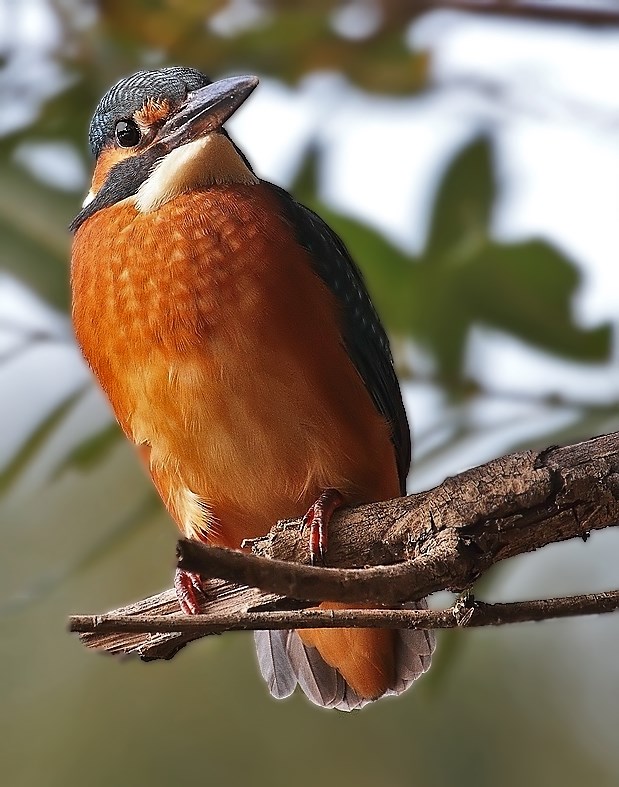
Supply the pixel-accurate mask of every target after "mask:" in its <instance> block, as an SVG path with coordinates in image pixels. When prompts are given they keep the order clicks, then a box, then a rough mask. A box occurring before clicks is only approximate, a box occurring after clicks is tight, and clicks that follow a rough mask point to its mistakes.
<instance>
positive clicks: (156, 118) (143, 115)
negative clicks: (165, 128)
mask: <svg viewBox="0 0 619 787" xmlns="http://www.w3.org/2000/svg"><path fill="white" fill-rule="evenodd" d="M169 114H170V102H169V101H168V100H167V99H164V100H163V101H154V100H153V99H152V98H149V99H148V101H147V102H146V104H144V106H143V107H142V109H140V110H138V111H137V112H136V113H135V115H134V116H133V117H134V120H135V122H136V123H137V124H138V125H140V126H142V127H146V128H150V127H151V126H154V125H156V124H158V123H160V122H161V121H162V120H165V119H166V118H167V117H168V115H169Z"/></svg>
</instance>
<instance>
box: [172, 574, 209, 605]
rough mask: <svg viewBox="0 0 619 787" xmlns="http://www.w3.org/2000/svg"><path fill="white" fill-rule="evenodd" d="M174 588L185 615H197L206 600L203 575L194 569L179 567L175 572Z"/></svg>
mask: <svg viewBox="0 0 619 787" xmlns="http://www.w3.org/2000/svg"><path fill="white" fill-rule="evenodd" d="M174 589H175V590H176V598H177V599H178V603H179V605H180V608H181V610H182V611H183V612H184V613H185V615H197V614H198V613H199V612H200V609H201V607H202V605H203V604H204V603H205V601H206V595H205V593H204V585H203V584H202V577H201V576H200V575H199V574H195V573H194V572H193V571H185V569H183V568H177V569H176V572H175V573H174Z"/></svg>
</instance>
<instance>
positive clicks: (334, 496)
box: [303, 489, 344, 566]
mask: <svg viewBox="0 0 619 787" xmlns="http://www.w3.org/2000/svg"><path fill="white" fill-rule="evenodd" d="M343 502H344V498H343V497H342V494H341V493H340V492H338V491H337V489H325V491H324V492H323V493H322V494H321V495H320V497H319V498H318V500H316V502H315V503H314V504H313V505H312V506H310V508H309V509H308V511H307V513H306V514H305V516H304V517H303V525H304V526H307V527H309V529H310V534H309V554H310V563H311V565H312V566H315V565H316V564H317V563H318V562H320V563H321V564H322V565H324V563H325V558H326V555H327V542H328V530H329V522H330V521H331V517H332V516H333V514H334V512H335V511H336V510H337V509H338V508H339V507H340V506H341V505H342V503H343Z"/></svg>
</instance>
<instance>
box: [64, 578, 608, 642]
mask: <svg viewBox="0 0 619 787" xmlns="http://www.w3.org/2000/svg"><path fill="white" fill-rule="evenodd" d="M617 609H619V590H613V591H609V592H607V593H590V594H587V595H581V596H566V597H561V598H551V599H540V600H536V601H517V602H512V603H509V604H485V603H483V602H481V601H476V600H474V599H473V598H472V597H464V598H462V599H460V600H458V601H457V602H456V604H455V605H454V606H453V607H450V608H449V609H444V610H428V609H397V610H395V609H362V610H361V609H300V610H294V611H284V612H280V611H274V612H245V613H229V614H224V615H136V616H127V615H116V614H114V613H111V612H110V613H108V614H106V615H74V616H73V617H71V618H69V630H70V631H73V632H79V633H93V632H98V633H106V634H109V633H116V632H126V633H133V634H136V633H157V634H160V633H178V634H197V635H199V636H202V637H203V636H207V635H209V634H221V633H222V632H224V631H247V630H260V629H305V628H368V627H372V628H408V629H448V628H457V627H462V626H467V627H473V626H500V625H504V624H506V623H523V622H527V621H539V620H550V619H551V618H566V617H575V616H577V615H597V614H602V613H608V612H615V611H616V610H617Z"/></svg>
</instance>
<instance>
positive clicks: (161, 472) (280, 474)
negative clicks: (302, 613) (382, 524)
mask: <svg viewBox="0 0 619 787" xmlns="http://www.w3.org/2000/svg"><path fill="white" fill-rule="evenodd" d="M72 285H73V317H74V325H75V331H76V335H77V338H78V341H79V343H80V345H81V347H82V349H83V352H84V354H85V356H86V358H87V360H88V362H89V363H90V365H91V367H92V369H93V371H94V372H95V374H96V375H97V377H98V379H99V381H100V383H101V385H102V387H103V388H104V390H105V392H106V393H107V395H108V397H109V399H110V402H111V403H112V406H113V408H114V411H115V413H116V416H117V418H118V420H119V422H120V424H121V425H122V427H123V429H124V431H125V433H126V434H127V435H128V437H129V438H130V439H131V440H132V441H133V442H134V443H136V444H138V445H140V446H142V451H143V452H145V453H146V454H148V455H149V463H150V470H151V474H152V476H153V480H154V482H155V484H156V486H157V488H158V490H159V492H160V494H161V497H162V499H163V501H164V503H165V504H166V506H167V507H168V509H169V511H170V513H171V515H172V517H173V518H174V519H175V520H176V522H177V524H178V525H179V527H180V529H181V530H182V531H183V532H184V533H185V534H186V535H187V536H190V537H197V538H202V539H208V540H209V541H212V542H215V543H221V544H224V545H228V546H234V547H237V546H239V544H240V542H241V540H242V539H243V538H249V537H254V536H257V535H261V534H263V533H265V532H266V531H267V530H268V529H269V527H270V526H271V525H272V524H273V523H274V522H275V521H276V520H278V519H282V518H287V517H296V516H300V515H302V514H303V513H304V512H305V511H306V510H307V509H308V507H309V506H310V505H311V503H313V502H314V500H315V499H316V498H317V497H318V495H319V494H320V492H321V491H323V490H324V489H325V488H327V487H335V488H337V489H338V490H340V491H341V492H342V493H343V494H344V496H345V498H346V500H347V501H348V502H350V503H360V502H369V501H372V500H378V499H385V498H388V497H393V496H396V495H397V494H398V493H399V486H398V478H397V470H396V463H395V457H394V451H393V446H392V444H391V441H390V437H389V430H388V427H387V424H386V423H385V421H384V419H383V418H382V417H381V416H380V415H379V414H378V413H377V411H376V409H375V407H374V405H373V403H372V401H371V399H370V396H369V395H368V393H367V391H366V389H365V387H364V385H363V382H362V380H361V378H360V377H359V375H358V373H357V372H356V370H355V368H354V366H353V365H352V363H351V361H350V359H349V358H348V356H347V354H346V352H345V350H344V348H343V346H342V339H341V334H340V329H339V325H338V304H337V303H336V302H335V300H334V298H333V296H332V294H331V293H330V291H329V290H328V289H327V288H326V287H325V285H324V284H323V283H322V281H321V280H320V279H319V278H318V277H317V276H316V275H315V274H314V272H313V270H312V266H311V262H310V260H309V259H308V257H307V254H306V252H305V251H304V250H303V249H302V248H301V247H300V246H299V245H298V244H297V242H296V240H295V238H294V235H293V232H292V230H291V229H290V228H289V227H288V225H287V224H285V223H284V222H283V221H282V220H281V219H280V218H278V216H277V209H276V204H275V202H274V197H273V195H272V194H271V192H270V191H269V190H268V187H266V186H263V185H260V186H237V187H230V186H227V187H221V188H219V187H213V188H210V189H209V190H208V191H203V192H198V193H192V194H188V195H183V196H180V197H177V198H175V199H174V200H172V201H170V202H169V203H167V204H166V205H165V206H163V207H162V208H160V209H159V210H157V211H155V212H153V213H147V214H139V213H137V211H136V210H135V208H134V207H133V206H132V205H131V204H130V203H129V202H125V203H119V204H118V205H116V206H114V207H111V208H107V209H105V210H102V211H99V212H98V213H96V214H95V215H94V216H93V217H92V218H90V219H89V220H88V221H87V222H86V223H85V224H84V225H82V227H81V228H80V229H79V230H78V232H77V234H76V238H75V242H74V249H73V257H72ZM324 634H325V636H326V637H327V640H325V642H326V643H327V644H325V643H322V644H321V643H320V642H318V641H316V642H313V640H312V637H314V638H315V637H318V638H320V637H321V636H322V633H320V632H318V633H316V634H307V642H308V644H316V645H318V646H319V647H320V650H321V652H323V656H324V657H325V658H326V659H327V660H328V661H329V662H330V663H332V662H333V663H336V662H338V658H339V657H338V656H337V652H338V651H342V652H343V653H348V655H350V652H352V651H351V645H350V641H349V635H348V633H347V632H345V631H342V632H332V633H331V634H329V633H328V632H324ZM355 636H356V637H357V639H358V641H359V642H362V640H363V642H362V646H361V650H363V652H364V653H369V654H370V661H371V660H372V659H374V661H375V662H376V666H375V669H374V672H375V674H374V673H372V674H370V677H369V678H368V677H367V674H366V673H367V668H366V666H364V665H363V664H361V665H359V664H357V665H353V667H351V669H352V670H353V672H354V671H355V670H356V671H357V672H359V671H361V673H364V674H366V677H365V678H363V680H366V683H367V681H368V680H369V682H370V683H369V686H365V685H364V686H363V687H362V684H361V683H360V682H359V680H360V679H359V680H357V688H358V689H359V692H360V693H362V692H363V693H365V694H368V695H369V694H372V693H374V694H376V695H377V694H379V693H381V692H382V691H384V690H385V688H386V686H387V685H388V683H389V680H390V679H391V677H390V676H391V675H392V673H393V663H392V658H387V657H386V656H384V655H383V651H384V652H387V651H388V652H389V653H391V652H392V650H393V647H392V635H391V632H359V633H358V634H356V635H355ZM364 637H365V639H363V638H364ZM304 638H305V637H304ZM329 643H330V644H329ZM372 654H374V655H372ZM363 658H365V656H364V657H363ZM338 668H339V662H338ZM370 672H371V670H370ZM343 674H345V677H346V673H345V672H343ZM351 674H352V673H351ZM353 680H354V676H353ZM351 682H352V680H351ZM353 685H355V684H354V683H353Z"/></svg>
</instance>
